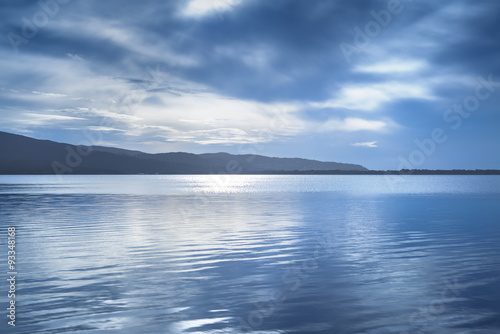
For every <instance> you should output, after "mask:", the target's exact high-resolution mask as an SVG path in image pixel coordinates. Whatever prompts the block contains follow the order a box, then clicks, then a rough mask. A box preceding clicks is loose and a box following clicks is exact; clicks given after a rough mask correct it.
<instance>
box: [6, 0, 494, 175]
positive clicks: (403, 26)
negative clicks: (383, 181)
mask: <svg viewBox="0 0 500 334" xmlns="http://www.w3.org/2000/svg"><path fill="white" fill-rule="evenodd" d="M0 6H1V7H2V8H1V9H2V10H1V11H0V57H1V60H2V61H1V62H0V131H6V132H11V133H16V134H21V135H26V136H30V137H34V138H38V139H49V140H54V141H59V142H66V143H71V144H82V145H102V146H112V147H120V148H127V149H133V150H141V151H144V152H150V153H160V152H178V151H183V152H192V153H206V152H228V153H233V154H261V155H267V156H275V157H301V158H310V159H317V160H322V161H336V162H345V163H357V164H361V165H363V166H365V167H367V168H370V169H390V170H396V169H401V168H418V169H500V145H499V144H500V131H499V129H500V107H499V106H500V20H498V18H499V17H500V1H497V0H467V1H465V0H440V1H436V0H432V1H430V0H429V1H427V0H422V1H417V0H413V1H411V0H401V1H398V0H384V1H378V0H356V1H348V0H307V1H304V0H272V1H271V0H167V1H165V0H162V1H160V0H158V1H154V0H145V1H140V2H139V1H118V0H110V1H97V0H86V1H76V0H41V1H23V0H3V1H2V2H1V4H0Z"/></svg>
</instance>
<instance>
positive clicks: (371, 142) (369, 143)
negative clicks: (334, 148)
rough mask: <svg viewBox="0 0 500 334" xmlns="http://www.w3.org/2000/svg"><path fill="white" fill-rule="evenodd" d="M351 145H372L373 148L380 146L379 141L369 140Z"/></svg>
mask: <svg viewBox="0 0 500 334" xmlns="http://www.w3.org/2000/svg"><path fill="white" fill-rule="evenodd" d="M351 145H352V146H358V147H371V148H374V147H378V145H377V141H367V142H363V143H353V144H351Z"/></svg>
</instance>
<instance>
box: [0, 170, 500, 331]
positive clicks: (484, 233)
mask: <svg viewBox="0 0 500 334" xmlns="http://www.w3.org/2000/svg"><path fill="white" fill-rule="evenodd" d="M499 204H500V177H498V176H405V177H396V176H394V177H392V176H391V177H384V176H231V177H227V176H72V177H62V178H58V177H56V176H0V217H1V223H0V224H1V228H2V234H1V236H2V237H1V239H0V247H1V249H3V250H4V251H2V252H3V253H4V254H6V250H7V247H6V244H7V237H6V228H7V226H16V228H17V230H18V232H17V233H18V234H17V237H16V242H17V248H16V251H17V254H16V255H17V259H18V262H17V271H18V282H17V285H18V291H17V292H18V293H17V294H16V297H17V299H16V306H17V312H18V313H17V316H18V317H17V326H16V329H15V330H12V328H10V327H9V326H7V320H6V317H5V315H6V314H7V312H6V310H5V308H6V307H7V304H6V300H7V299H6V298H5V296H4V295H5V294H6V292H7V291H8V286H7V282H6V281H5V280H4V279H2V281H1V283H0V289H1V290H0V291H3V292H1V295H2V296H4V297H2V299H0V300H1V305H2V309H3V310H5V311H3V315H2V318H3V320H2V321H1V322H0V332H1V333H4V332H7V330H8V331H9V332H13V333H30V334H31V333H68V332H78V331H82V332H85V333H246V332H248V333H374V334H382V333H445V334H447V333H499V332H500V288H499V287H500V285H499V279H500V205H499ZM5 259H6V258H5ZM1 266H2V267H1V271H2V272H4V274H3V275H2V276H1V277H5V273H6V272H7V267H6V261H2V262H1Z"/></svg>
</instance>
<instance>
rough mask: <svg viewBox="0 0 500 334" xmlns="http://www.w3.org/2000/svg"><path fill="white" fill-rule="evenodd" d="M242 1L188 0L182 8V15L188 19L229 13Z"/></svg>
mask: <svg viewBox="0 0 500 334" xmlns="http://www.w3.org/2000/svg"><path fill="white" fill-rule="evenodd" d="M241 1H242V0H190V1H189V2H188V3H187V5H186V6H185V7H184V8H183V10H182V14H183V15H185V16H189V17H202V16H206V15H210V14H220V13H221V12H225V11H229V10H231V9H233V8H234V7H235V6H236V5H238V4H240V3H241Z"/></svg>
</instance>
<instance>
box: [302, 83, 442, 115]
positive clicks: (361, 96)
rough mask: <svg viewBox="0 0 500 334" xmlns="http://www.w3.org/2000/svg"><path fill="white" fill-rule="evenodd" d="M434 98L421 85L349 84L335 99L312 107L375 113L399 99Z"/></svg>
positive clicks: (314, 104)
mask: <svg viewBox="0 0 500 334" xmlns="http://www.w3.org/2000/svg"><path fill="white" fill-rule="evenodd" d="M434 98H435V97H434V96H433V94H432V93H431V92H430V91H429V90H428V89H427V88H426V87H425V86H424V85H423V84H420V83H407V82H402V81H390V82H383V83H376V84H369V85H366V84H356V85H352V84H351V85H348V86H346V87H344V88H342V89H341V90H340V92H339V93H338V94H337V96H336V97H335V98H333V99H331V100H327V101H325V102H319V103H313V104H312V105H313V106H315V107H319V108H344V109H349V110H360V111H375V110H379V109H380V108H381V107H382V106H383V105H384V104H388V103H391V102H395V101H398V100H401V99H423V100H432V99H434Z"/></svg>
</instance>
